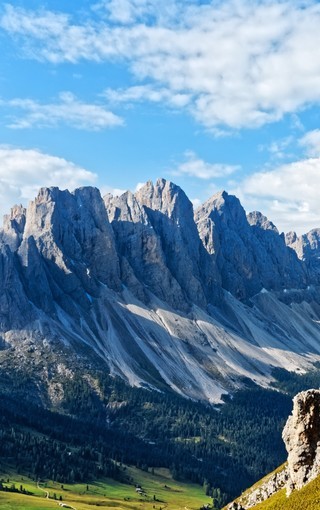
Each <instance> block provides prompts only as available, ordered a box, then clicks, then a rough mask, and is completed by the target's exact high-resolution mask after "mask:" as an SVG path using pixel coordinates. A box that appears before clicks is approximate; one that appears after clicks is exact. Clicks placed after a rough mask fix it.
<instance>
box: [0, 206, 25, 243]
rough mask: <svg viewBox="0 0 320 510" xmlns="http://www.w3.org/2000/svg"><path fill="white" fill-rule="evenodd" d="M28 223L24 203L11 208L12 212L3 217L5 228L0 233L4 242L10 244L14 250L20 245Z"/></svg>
mask: <svg viewBox="0 0 320 510" xmlns="http://www.w3.org/2000/svg"><path fill="white" fill-rule="evenodd" d="M25 224H26V209H25V207H23V206H22V205H15V206H13V207H12V208H11V211H10V214H6V215H4V217H3V229H2V233H1V235H0V238H2V240H3V242H4V243H5V244H8V245H9V246H10V248H11V249H12V250H16V249H17V247H18V246H19V244H20V242H21V239H22V235H23V232H24V228H25Z"/></svg>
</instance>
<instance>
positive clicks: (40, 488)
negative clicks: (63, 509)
mask: <svg viewBox="0 0 320 510" xmlns="http://www.w3.org/2000/svg"><path fill="white" fill-rule="evenodd" d="M37 487H38V489H39V490H40V491H42V492H45V494H46V498H47V499H49V491H47V490H45V489H43V488H42V487H40V485H39V482H37Z"/></svg>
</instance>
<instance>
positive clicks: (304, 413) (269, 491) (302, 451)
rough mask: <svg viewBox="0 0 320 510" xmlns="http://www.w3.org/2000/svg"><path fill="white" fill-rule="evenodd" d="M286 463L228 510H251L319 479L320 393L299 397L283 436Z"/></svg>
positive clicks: (317, 391)
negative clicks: (284, 491)
mask: <svg viewBox="0 0 320 510" xmlns="http://www.w3.org/2000/svg"><path fill="white" fill-rule="evenodd" d="M282 438H283V441H284V443H285V446H286V449H287V452H288V460H287V463H286V464H285V465H284V466H283V467H282V468H279V469H278V470H276V471H275V472H274V473H271V474H270V475H268V476H266V477H265V478H264V479H263V480H262V481H261V482H260V483H259V484H257V485H256V486H254V487H253V488H252V489H249V490H248V491H246V492H245V493H244V494H243V495H242V496H240V497H239V498H238V499H237V500H236V501H234V502H232V503H231V504H230V505H229V506H228V510H241V509H245V510H246V509H248V508H253V507H255V506H256V505H258V503H261V502H262V501H265V500H266V499H268V498H270V497H271V496H272V495H273V494H275V493H276V492H278V491H279V490H281V489H283V488H284V487H286V490H287V496H289V495H290V494H291V492H292V491H293V490H299V489H301V488H302V487H304V486H305V485H306V484H307V483H309V482H311V480H314V479H315V478H316V477H317V476H319V475H320V390H315V389H311V390H307V391H302V392H301V393H298V395H296V396H295V397H294V399H293V411H292V414H291V416H289V418H288V420H287V423H286V425H285V427H284V429H283V432H282Z"/></svg>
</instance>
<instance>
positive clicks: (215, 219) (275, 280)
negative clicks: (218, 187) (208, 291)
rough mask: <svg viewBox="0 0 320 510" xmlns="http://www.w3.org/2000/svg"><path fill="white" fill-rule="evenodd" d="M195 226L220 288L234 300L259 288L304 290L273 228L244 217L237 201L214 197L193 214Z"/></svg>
mask: <svg viewBox="0 0 320 510" xmlns="http://www.w3.org/2000/svg"><path fill="white" fill-rule="evenodd" d="M195 221H196V223H197V225H198V229H199V233H200V237H201V239H202V242H203V244H204V246H205V247H206V249H207V251H208V253H209V254H211V255H212V257H213V258H214V260H215V263H216V265H217V267H218V269H219V273H220V274H221V280H222V285H223V287H224V288H225V289H227V290H229V291H230V292H231V293H232V294H234V295H235V296H236V297H237V298H238V299H241V300H244V301H246V300H248V299H249V298H250V297H252V296H253V295H254V294H257V293H258V292H259V291H260V290H261V289H262V288H265V289H267V290H281V289H284V288H292V287H295V288H303V287H304V286H305V284H306V280H307V276H306V273H305V269H304V267H303V265H302V264H301V263H299V260H298V257H297V255H296V253H295V252H294V251H293V250H291V249H288V248H287V246H286V244H285V240H284V238H283V236H280V235H279V232H278V230H277V228H276V227H275V226H274V225H273V224H272V223H271V222H270V221H269V220H268V219H267V218H266V217H265V216H263V215H262V214H261V213H259V212H254V213H250V214H249V215H248V216H246V213H245V211H244V209H243V207H242V206H241V204H240V202H239V200H238V199H237V198H236V197H234V196H232V195H228V193H226V192H225V191H224V192H222V193H217V194H216V195H214V196H213V197H212V198H210V199H209V200H208V201H207V202H205V203H204V204H203V205H202V206H201V207H199V208H198V209H197V210H196V212H195Z"/></svg>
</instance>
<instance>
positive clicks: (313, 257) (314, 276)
mask: <svg viewBox="0 0 320 510" xmlns="http://www.w3.org/2000/svg"><path fill="white" fill-rule="evenodd" d="M285 240H286V244H287V246H289V247H290V248H292V249H293V250H294V251H295V252H296V253H297V256H298V257H299V259H300V260H301V261H302V262H303V263H304V265H305V267H306V268H307V270H308V273H309V278H310V280H311V281H312V282H313V283H317V284H319V282H320V229H319V228H315V229H313V230H310V232H308V233H307V234H303V235H302V236H297V234H296V233H295V232H289V233H288V234H286V238H285Z"/></svg>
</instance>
